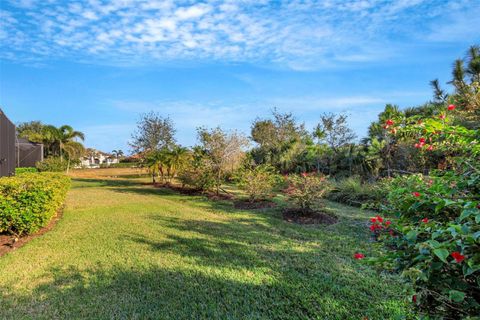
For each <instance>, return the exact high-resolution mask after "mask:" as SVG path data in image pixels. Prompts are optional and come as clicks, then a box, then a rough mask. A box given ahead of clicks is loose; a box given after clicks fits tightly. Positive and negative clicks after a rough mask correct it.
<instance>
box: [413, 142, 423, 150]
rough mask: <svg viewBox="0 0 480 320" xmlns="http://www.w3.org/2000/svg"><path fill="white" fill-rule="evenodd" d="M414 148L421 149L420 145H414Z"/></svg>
mask: <svg viewBox="0 0 480 320" xmlns="http://www.w3.org/2000/svg"><path fill="white" fill-rule="evenodd" d="M414 147H415V148H417V149H420V148H421V147H422V145H421V144H420V143H415V145H414Z"/></svg>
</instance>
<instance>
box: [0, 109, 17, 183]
mask: <svg viewBox="0 0 480 320" xmlns="http://www.w3.org/2000/svg"><path fill="white" fill-rule="evenodd" d="M14 173H15V125H14V124H13V123H12V122H11V121H10V120H9V119H8V118H7V116H6V115H5V114H4V113H3V111H2V110H1V109H0V177H4V176H11V175H13V174H14Z"/></svg>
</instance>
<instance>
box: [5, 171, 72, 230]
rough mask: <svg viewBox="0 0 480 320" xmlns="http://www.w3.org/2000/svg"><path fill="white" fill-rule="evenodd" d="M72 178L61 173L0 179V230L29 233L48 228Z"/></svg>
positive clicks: (31, 174)
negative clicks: (46, 226)
mask: <svg viewBox="0 0 480 320" xmlns="http://www.w3.org/2000/svg"><path fill="white" fill-rule="evenodd" d="M69 187H70V179H69V178H68V177H67V176H65V175H63V174H59V173H23V174H21V175H19V176H17V177H5V178H0V232H7V233H11V234H16V235H22V234H28V233H32V232H35V231H37V230H38V229H40V228H41V227H44V226H45V225H47V224H48V222H49V221H50V220H51V219H52V217H53V216H54V215H55V214H56V213H57V211H58V210H59V209H60V207H61V206H62V204H63V203H64V200H65V196H66V194H67V191H68V188H69Z"/></svg>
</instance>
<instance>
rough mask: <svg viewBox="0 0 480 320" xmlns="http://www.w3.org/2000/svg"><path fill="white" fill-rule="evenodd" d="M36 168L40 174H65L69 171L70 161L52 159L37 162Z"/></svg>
mask: <svg viewBox="0 0 480 320" xmlns="http://www.w3.org/2000/svg"><path fill="white" fill-rule="evenodd" d="M36 167H37V169H38V171H40V172H45V171H46V172H64V171H67V167H68V161H66V160H63V161H62V159H60V158H58V157H50V158H46V159H45V160H43V161H40V162H37V163H36Z"/></svg>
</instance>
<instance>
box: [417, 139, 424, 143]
mask: <svg viewBox="0 0 480 320" xmlns="http://www.w3.org/2000/svg"><path fill="white" fill-rule="evenodd" d="M418 141H419V142H420V143H425V141H426V140H425V138H420V139H418Z"/></svg>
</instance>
